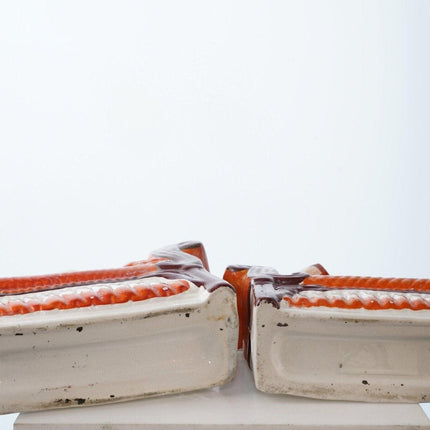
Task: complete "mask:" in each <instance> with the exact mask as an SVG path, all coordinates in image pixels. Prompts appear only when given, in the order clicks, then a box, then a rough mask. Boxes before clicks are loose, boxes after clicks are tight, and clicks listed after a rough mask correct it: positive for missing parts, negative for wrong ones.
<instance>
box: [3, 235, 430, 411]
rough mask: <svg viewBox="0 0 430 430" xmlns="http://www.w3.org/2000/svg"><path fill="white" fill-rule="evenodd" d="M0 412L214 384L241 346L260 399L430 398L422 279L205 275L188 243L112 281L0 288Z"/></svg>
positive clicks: (84, 277)
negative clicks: (280, 396) (268, 395)
mask: <svg viewBox="0 0 430 430" xmlns="http://www.w3.org/2000/svg"><path fill="white" fill-rule="evenodd" d="M0 295H1V297H0V345H1V346H0V393H1V403H0V412H1V413H9V412H16V411H30V410H41V409H48V408H55V407H65V406H77V405H91V404H100V403H107V402H111V401H122V400H130V399H135V398H141V397H146V396H155V395H161V394H169V393H177V392H184V391H190V390H197V389H203V388H208V387H212V386H217V385H222V384H224V383H226V382H228V381H230V380H231V379H232V378H233V377H234V374H235V369H236V361H237V353H236V351H237V346H238V345H239V349H240V348H242V347H243V349H244V352H245V356H246V358H247V359H248V361H249V363H250V367H251V369H252V371H253V374H254V378H255V384H256V387H257V388H258V389H259V390H262V391H265V392H269V393H283V394H292V395H298V396H306V397H314V398H322V399H342V400H361V401H394V402H420V401H426V400H428V396H429V395H430V384H429V382H430V330H429V325H430V312H429V309H430V280H415V279H383V278H359V277H336V276H329V275H328V273H327V272H326V271H325V269H324V268H323V267H322V266H320V265H314V266H310V267H309V268H307V269H305V270H304V271H302V272H300V273H295V274H293V275H280V274H278V273H277V272H276V271H275V270H274V269H270V268H265V267H248V266H230V267H228V268H227V270H226V272H225V274H224V279H220V278H217V277H215V276H214V275H212V274H211V273H210V272H209V267H208V262H207V258H206V254H205V250H204V248H203V246H202V244H200V243H191V242H189V243H181V244H179V245H175V246H170V247H166V248H163V249H160V250H157V251H155V252H153V253H152V255H151V256H150V258H149V259H147V260H143V261H138V262H135V263H131V264H129V265H127V266H125V267H122V268H119V269H115V270H97V271H88V272H76V273H66V274H59V275H49V276H36V277H28V278H5V279H0Z"/></svg>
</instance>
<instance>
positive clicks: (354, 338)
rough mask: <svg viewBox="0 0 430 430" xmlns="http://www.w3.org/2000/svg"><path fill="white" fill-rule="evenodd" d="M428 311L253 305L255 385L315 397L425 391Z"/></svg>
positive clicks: (404, 398)
mask: <svg viewBox="0 0 430 430" xmlns="http://www.w3.org/2000/svg"><path fill="white" fill-rule="evenodd" d="M428 314H429V313H428V311H422V312H421V311H418V312H417V311H413V310H410V309H403V310H396V311H392V310H376V311H367V310H362V309H335V308H330V309H329V308H324V307H314V308H307V309H306V308H305V309H303V308H291V307H289V306H288V305H287V303H286V302H285V301H281V303H280V308H279V309H277V308H276V307H275V306H273V305H272V304H271V303H268V302H264V301H262V302H261V303H260V304H259V305H258V306H253V311H252V329H251V345H252V347H251V351H252V352H251V361H252V368H253V372H254V377H255V383H256V386H257V388H258V389H259V390H262V391H266V392H270V393H286V394H293V395H298V396H305V397H316V398H322V399H338V400H359V401H373V402H375V401H376V402H384V401H389V402H414V403H415V402H416V403H418V402H425V401H428V400H429V399H430V316H429V315H428Z"/></svg>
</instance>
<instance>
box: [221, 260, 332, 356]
mask: <svg viewBox="0 0 430 430" xmlns="http://www.w3.org/2000/svg"><path fill="white" fill-rule="evenodd" d="M313 267H315V268H316V269H317V270H318V271H319V272H320V273H321V274H325V273H327V271H326V270H325V269H324V267H323V266H321V264H315V265H313ZM308 276H309V275H308V274H307V273H294V274H292V275H280V274H279V273H278V272H277V271H276V270H275V269H273V268H271V267H264V266H252V267H251V266H245V265H232V266H228V267H227V269H226V270H225V272H224V279H225V280H226V281H227V282H229V283H230V284H232V285H233V286H234V287H235V289H236V294H237V309H238V313H239V340H238V348H239V349H242V348H243V350H244V354H245V357H246V358H247V359H248V355H249V334H250V292H251V291H252V294H253V299H254V302H255V303H256V304H257V305H258V304H260V303H261V302H262V301H267V302H269V303H271V304H272V305H273V306H275V307H277V308H279V304H280V301H281V300H282V298H283V297H284V296H285V295H288V294H289V292H290V291H291V290H292V289H296V288H302V287H301V286H300V285H299V284H300V283H301V282H302V281H303V280H304V279H305V278H307V277H308Z"/></svg>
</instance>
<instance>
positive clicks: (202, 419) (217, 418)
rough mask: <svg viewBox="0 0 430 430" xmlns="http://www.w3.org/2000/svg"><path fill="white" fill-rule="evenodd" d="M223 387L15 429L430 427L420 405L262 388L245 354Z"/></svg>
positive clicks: (63, 415) (36, 417)
mask: <svg viewBox="0 0 430 430" xmlns="http://www.w3.org/2000/svg"><path fill="white" fill-rule="evenodd" d="M238 361H239V363H238V371H237V376H236V378H235V379H234V380H233V381H232V382H230V383H229V384H227V385H224V386H222V387H220V388H213V389H209V390H201V391H195V392H192V393H184V394H181V395H179V396H164V397H157V398H151V399H145V400H138V401H134V402H125V403H119V404H115V405H104V406H94V407H91V408H85V409H80V410H77V409H68V410H66V409H62V410H55V411H45V412H32V413H26V414H21V415H20V416H19V417H18V419H17V421H16V423H15V427H14V428H15V430H107V429H109V430H280V429H288V430H315V429H318V430H323V429H324V430H326V429H327V430H347V429H348V430H358V429H359V430H405V429H414V430H418V429H420V430H424V429H426V430H429V429H430V421H429V420H428V418H427V417H426V415H425V414H424V412H423V411H422V409H421V408H420V406H419V405H413V404H398V403H397V404H393V403H391V404H390V403H378V404H372V403H362V402H335V401H327V400H314V399H305V398H300V397H292V396H285V395H275V394H266V393H262V392H260V391H257V390H256V389H255V386H254V381H253V380H252V374H251V372H250V371H249V368H248V366H247V365H246V363H245V361H244V359H243V357H242V356H239V360H238Z"/></svg>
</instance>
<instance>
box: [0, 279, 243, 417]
mask: <svg viewBox="0 0 430 430" xmlns="http://www.w3.org/2000/svg"><path fill="white" fill-rule="evenodd" d="M154 279H155V278H147V279H145V280H144V281H139V282H140V283H142V282H148V283H150V282H153V280H154ZM159 279H160V278H158V280H159ZM155 281H157V279H155ZM237 325H238V322H237V313H236V297H235V294H234V292H233V290H232V289H231V288H228V287H220V288H218V289H216V290H214V291H213V292H209V291H207V290H206V289H205V288H203V287H200V288H199V287H196V286H195V285H194V284H192V283H190V289H189V290H188V291H186V292H183V293H181V294H177V295H175V296H171V297H162V298H152V299H149V300H145V301H140V302H131V301H129V302H127V303H121V304H113V305H103V306H91V307H82V308H76V309H68V310H58V309H57V310H50V311H41V312H34V313H29V314H26V315H14V316H8V317H2V318H0V381H1V384H0V392H1V402H0V413H9V412H15V411H31V410H40V409H48V408H58V407H65V406H77V405H89V404H98V403H105V402H115V401H122V400H127V399H131V398H140V397H146V396H156V395H159V394H166V393H174V392H182V391H189V390H196V389H201V388H206V387H210V386H216V385H221V384H223V383H225V382H227V381H229V380H230V379H232V378H233V376H234V373H235V368H236V343H237Z"/></svg>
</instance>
